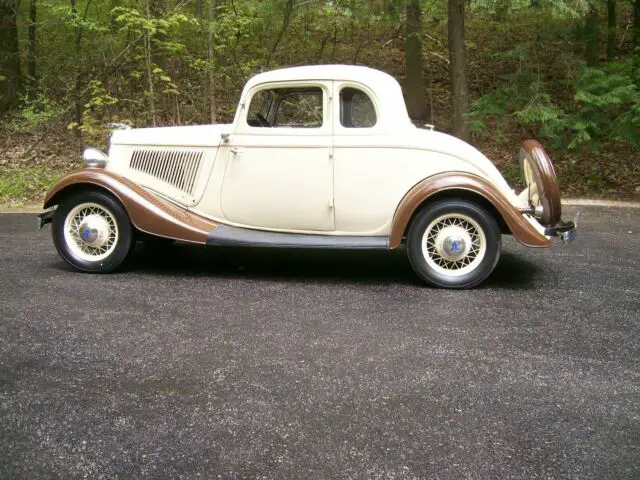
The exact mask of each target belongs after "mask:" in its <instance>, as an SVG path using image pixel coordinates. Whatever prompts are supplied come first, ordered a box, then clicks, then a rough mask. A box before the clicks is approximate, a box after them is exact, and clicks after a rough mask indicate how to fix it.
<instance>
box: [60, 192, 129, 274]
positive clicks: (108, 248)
mask: <svg viewBox="0 0 640 480" xmlns="http://www.w3.org/2000/svg"><path fill="white" fill-rule="evenodd" d="M52 227H53V228H52V231H53V243H54V244H55V246H56V249H57V250H58V253H59V254H60V256H61V257H62V258H63V259H64V260H65V261H66V262H67V263H68V264H69V265H71V266H72V267H73V268H75V269H77V270H80V271H83V272H92V273H107V272H111V271H113V270H115V269H116V268H118V267H119V266H120V265H121V264H122V263H123V262H124V261H125V260H126V259H127V257H128V256H129V252H130V251H131V249H132V245H133V232H132V227H131V223H130V221H129V216H128V215H127V212H126V211H125V209H124V207H122V205H121V204H120V202H118V200H116V199H115V198H114V197H113V196H111V195H109V194H107V193H103V192H98V191H87V192H80V193H77V194H75V195H71V196H70V197H69V198H67V199H66V200H64V201H63V202H62V203H61V204H60V205H59V206H58V208H57V209H56V212H55V214H54V216H53V225H52Z"/></svg>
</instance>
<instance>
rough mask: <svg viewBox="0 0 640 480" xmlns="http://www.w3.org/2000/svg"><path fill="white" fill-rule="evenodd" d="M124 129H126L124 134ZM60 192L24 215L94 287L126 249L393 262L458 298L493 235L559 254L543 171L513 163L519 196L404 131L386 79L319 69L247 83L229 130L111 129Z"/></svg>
mask: <svg viewBox="0 0 640 480" xmlns="http://www.w3.org/2000/svg"><path fill="white" fill-rule="evenodd" d="M125 127H126V126H125ZM84 162H85V168H84V169H82V170H80V171H77V172H75V173H71V174H70V175H68V176H66V177H63V178H62V179H60V180H59V181H58V182H57V183H56V184H55V185H54V186H53V187H52V188H51V190H50V191H49V192H48V194H47V195H46V198H45V201H44V208H45V209H48V210H46V211H45V213H43V214H42V215H40V217H39V223H40V227H42V225H44V224H46V223H49V222H52V230H53V241H54V244H55V246H56V248H57V250H58V252H59V253H60V255H61V256H62V258H63V259H64V260H65V261H66V262H68V263H69V264H70V265H71V266H72V267H74V268H75V269H77V270H80V271H83V272H110V271H112V270H114V269H116V268H117V267H119V266H120V265H121V264H122V263H123V262H124V261H125V260H126V259H127V257H129V255H130V253H131V251H132V246H133V245H134V243H135V241H136V239H137V238H140V236H142V237H144V238H147V239H148V240H150V241H151V240H153V239H154V238H155V239H157V238H164V239H172V240H179V241H182V242H189V243H194V244H202V245H245V246H263V247H288V248H292V247H301V248H340V249H395V248H398V247H400V246H401V245H402V244H404V243H406V251H407V255H408V257H409V261H410V263H411V265H412V267H413V269H414V270H415V272H416V273H417V274H418V275H419V277H420V278H422V279H423V280H425V281H426V282H428V283H429V284H432V285H436V286H439V287H458V288H460V287H473V286H475V285H478V284H479V283H481V282H482V281H483V280H484V279H486V278H487V277H488V276H489V274H490V273H491V272H492V270H493V269H494V267H495V266H496V264H497V262H498V259H499V257H500V251H501V246H502V243H501V235H502V234H510V235H513V236H514V237H515V238H516V239H517V240H518V241H519V242H520V243H522V244H523V245H525V246H528V247H548V246H549V245H550V244H551V238H552V237H561V238H563V239H564V240H571V239H572V238H573V236H574V234H575V225H574V223H573V222H566V223H565V222H563V221H562V220H561V218H560V213H561V206H560V193H559V190H558V183H557V180H556V175H555V172H554V168H553V165H552V163H551V160H550V159H549V157H548V155H547V154H546V153H545V151H544V149H543V148H542V146H540V144H539V143H538V142H536V141H533V140H528V141H525V142H524V143H523V144H522V148H521V150H520V162H521V165H522V170H523V175H524V181H525V184H526V188H525V189H524V191H522V192H521V193H520V194H519V195H518V194H516V193H515V192H514V190H512V189H511V188H510V187H509V185H508V184H507V182H506V181H505V179H504V178H503V177H502V175H501V174H500V172H499V171H498V169H497V168H496V167H495V166H494V164H493V163H491V161H489V160H488V159H487V157H485V156H484V155H483V154H482V153H480V152H479V151H478V150H476V149H475V148H474V147H472V146H471V145H469V144H467V143H465V142H463V141H461V140H459V139H457V138H455V137H452V136H449V135H446V134H444V133H439V132H437V131H435V130H434V129H433V127H432V126H427V128H417V127H415V126H414V125H413V124H412V123H411V121H410V119H409V116H408V114H407V110H406V107H405V103H404V99H403V96H402V90H401V88H400V85H399V84H398V82H397V81H396V80H395V79H394V78H393V77H391V76H389V75H387V74H386V73H383V72H381V71H378V70H374V69H371V68H366V67H361V66H348V65H331V66H328V65H322V66H305V67H294V68H284V69H279V70H275V71H270V72H266V73H261V74H258V75H256V76H254V77H253V78H251V79H250V80H249V81H248V83H247V84H246V86H245V88H244V90H243V92H242V95H241V97H240V103H239V106H238V109H237V112H236V115H235V119H234V122H233V124H230V125H202V126H181V127H162V128H141V129H130V128H119V129H116V130H114V131H113V132H112V134H111V138H110V147H109V151H108V155H106V154H104V153H102V152H100V151H98V150H96V149H92V148H89V149H87V150H85V152H84Z"/></svg>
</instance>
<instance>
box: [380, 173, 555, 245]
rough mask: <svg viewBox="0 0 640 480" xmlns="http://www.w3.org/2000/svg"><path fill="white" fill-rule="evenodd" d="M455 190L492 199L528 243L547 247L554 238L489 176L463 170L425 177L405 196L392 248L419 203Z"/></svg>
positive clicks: (519, 237) (396, 219) (515, 232)
mask: <svg viewBox="0 0 640 480" xmlns="http://www.w3.org/2000/svg"><path fill="white" fill-rule="evenodd" d="M456 191H463V192H472V193H473V194H476V195H479V196H480V197H482V198H483V199H484V200H486V201H487V202H489V203H490V204H491V205H492V206H493V207H494V208H495V210H496V211H497V212H498V213H499V214H500V216H502V218H503V220H504V222H505V223H506V224H507V226H508V227H509V230H510V231H511V233H512V234H513V236H514V237H515V238H516V239H517V240H518V241H519V242H520V243H522V244H523V245H526V246H528V247H548V246H549V245H551V240H549V239H548V238H547V237H545V236H544V235H543V234H542V233H540V232H539V231H538V230H537V229H536V228H535V227H534V226H533V225H532V224H531V223H529V221H528V220H527V219H526V218H525V216H524V214H523V213H522V212H521V211H520V210H518V209H517V208H516V207H514V206H513V205H512V204H511V202H510V201H509V200H508V199H507V198H505V196H504V195H503V194H502V193H500V191H499V190H498V189H497V188H496V187H494V186H493V185H491V184H490V183H489V182H487V181H486V180H484V179H482V178H480V177H478V176H476V175H473V174H470V173H463V172H456V173H443V174H439V175H434V176H433V177H429V178H426V179H424V180H422V181H421V182H420V183H418V184H417V185H415V186H414V187H413V188H412V189H411V190H409V192H408V193H407V194H406V195H405V196H404V198H403V199H402V201H401V202H400V205H399V206H398V208H397V209H396V212H395V215H394V217H393V223H392V226H391V235H390V237H389V248H397V247H399V246H400V242H401V241H402V237H403V236H404V235H405V232H406V229H407V226H408V225H409V222H410V220H411V218H412V217H413V214H414V213H415V212H416V210H417V209H418V207H420V205H422V204H423V203H424V202H426V201H427V200H429V199H430V198H432V197H433V196H434V195H436V194H442V193H443V192H451V193H455V192H456Z"/></svg>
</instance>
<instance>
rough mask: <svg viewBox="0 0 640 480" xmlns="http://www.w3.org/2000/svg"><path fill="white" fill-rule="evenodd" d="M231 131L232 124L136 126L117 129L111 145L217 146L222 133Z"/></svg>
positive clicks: (113, 134) (112, 135) (112, 136)
mask: <svg viewBox="0 0 640 480" xmlns="http://www.w3.org/2000/svg"><path fill="white" fill-rule="evenodd" d="M230 131H231V125H193V126H186V127H154V128H134V129H131V130H115V131H114V132H113V133H112V134H111V139H110V142H111V145H143V146H167V147H170V146H177V147H183V146H185V145H186V146H190V147H217V146H218V145H219V144H220V140H221V137H220V135H221V134H222V133H228V132H230Z"/></svg>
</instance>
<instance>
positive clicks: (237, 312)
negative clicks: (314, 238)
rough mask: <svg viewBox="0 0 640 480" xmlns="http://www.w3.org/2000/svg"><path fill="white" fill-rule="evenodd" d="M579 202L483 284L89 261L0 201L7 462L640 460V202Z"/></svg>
mask: <svg viewBox="0 0 640 480" xmlns="http://www.w3.org/2000/svg"><path fill="white" fill-rule="evenodd" d="M581 210H582V211H583V213H584V216H583V219H582V225H581V230H580V237H579V239H578V240H577V241H576V242H575V243H574V244H573V245H571V246H570V247H569V248H563V247H562V246H561V245H557V246H554V247H553V248H552V249H551V250H530V249H526V248H524V247H520V246H519V245H518V244H516V243H515V242H514V241H512V240H511V239H505V248H504V254H503V257H502V260H501V261H500V263H499V265H498V268H497V270H496V272H495V273H494V275H493V276H492V277H491V279H490V281H489V282H488V284H487V285H486V286H485V287H484V288H480V289H477V290H473V291H443V290H436V289H431V288H425V287H422V286H421V285H420V284H418V283H417V281H416V279H415V277H414V275H413V274H412V272H411V270H410V268H409V266H408V263H407V261H406V259H405V257H404V252H392V253H357V252H356V253H352V252H329V253H327V252H303V251H273V250H254V249H251V250H236V249H229V248H218V249H206V250H205V249H195V248H192V247H187V246H175V247H173V248H170V249H168V250H166V251H164V252H162V253H160V254H141V255H139V257H138V260H137V262H136V265H135V266H134V268H133V269H132V270H131V271H129V272H126V273H121V274H114V275H107V276H97V275H82V274H78V273H73V272H71V271H69V270H68V269H67V268H66V267H65V265H64V264H63V263H62V261H61V260H60V259H59V258H58V256H57V254H56V253H55V250H54V247H53V245H52V242H51V236H50V229H49V228H47V230H46V231H43V232H40V233H38V232H37V231H36V230H35V221H34V218H33V216H26V215H0V253H1V255H0V272H1V273H0V295H1V298H0V478H25V479H38V478H91V479H96V478H108V479H112V478H136V479H138V478H208V479H209V478H224V479H226V478H269V479H286V478H295V479H301V478H322V479H342V478H354V479H412V478H438V479H444V478H452V479H460V478H473V479H476V478H477V479H493V478H522V479H531V478H598V479H600V478H612V479H613V478H615V479H620V478H639V477H640V362H639V360H640V349H639V346H638V343H639V340H640V254H639V252H640V210H633V209H609V210H606V209H594V208H587V207H582V208H581Z"/></svg>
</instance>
